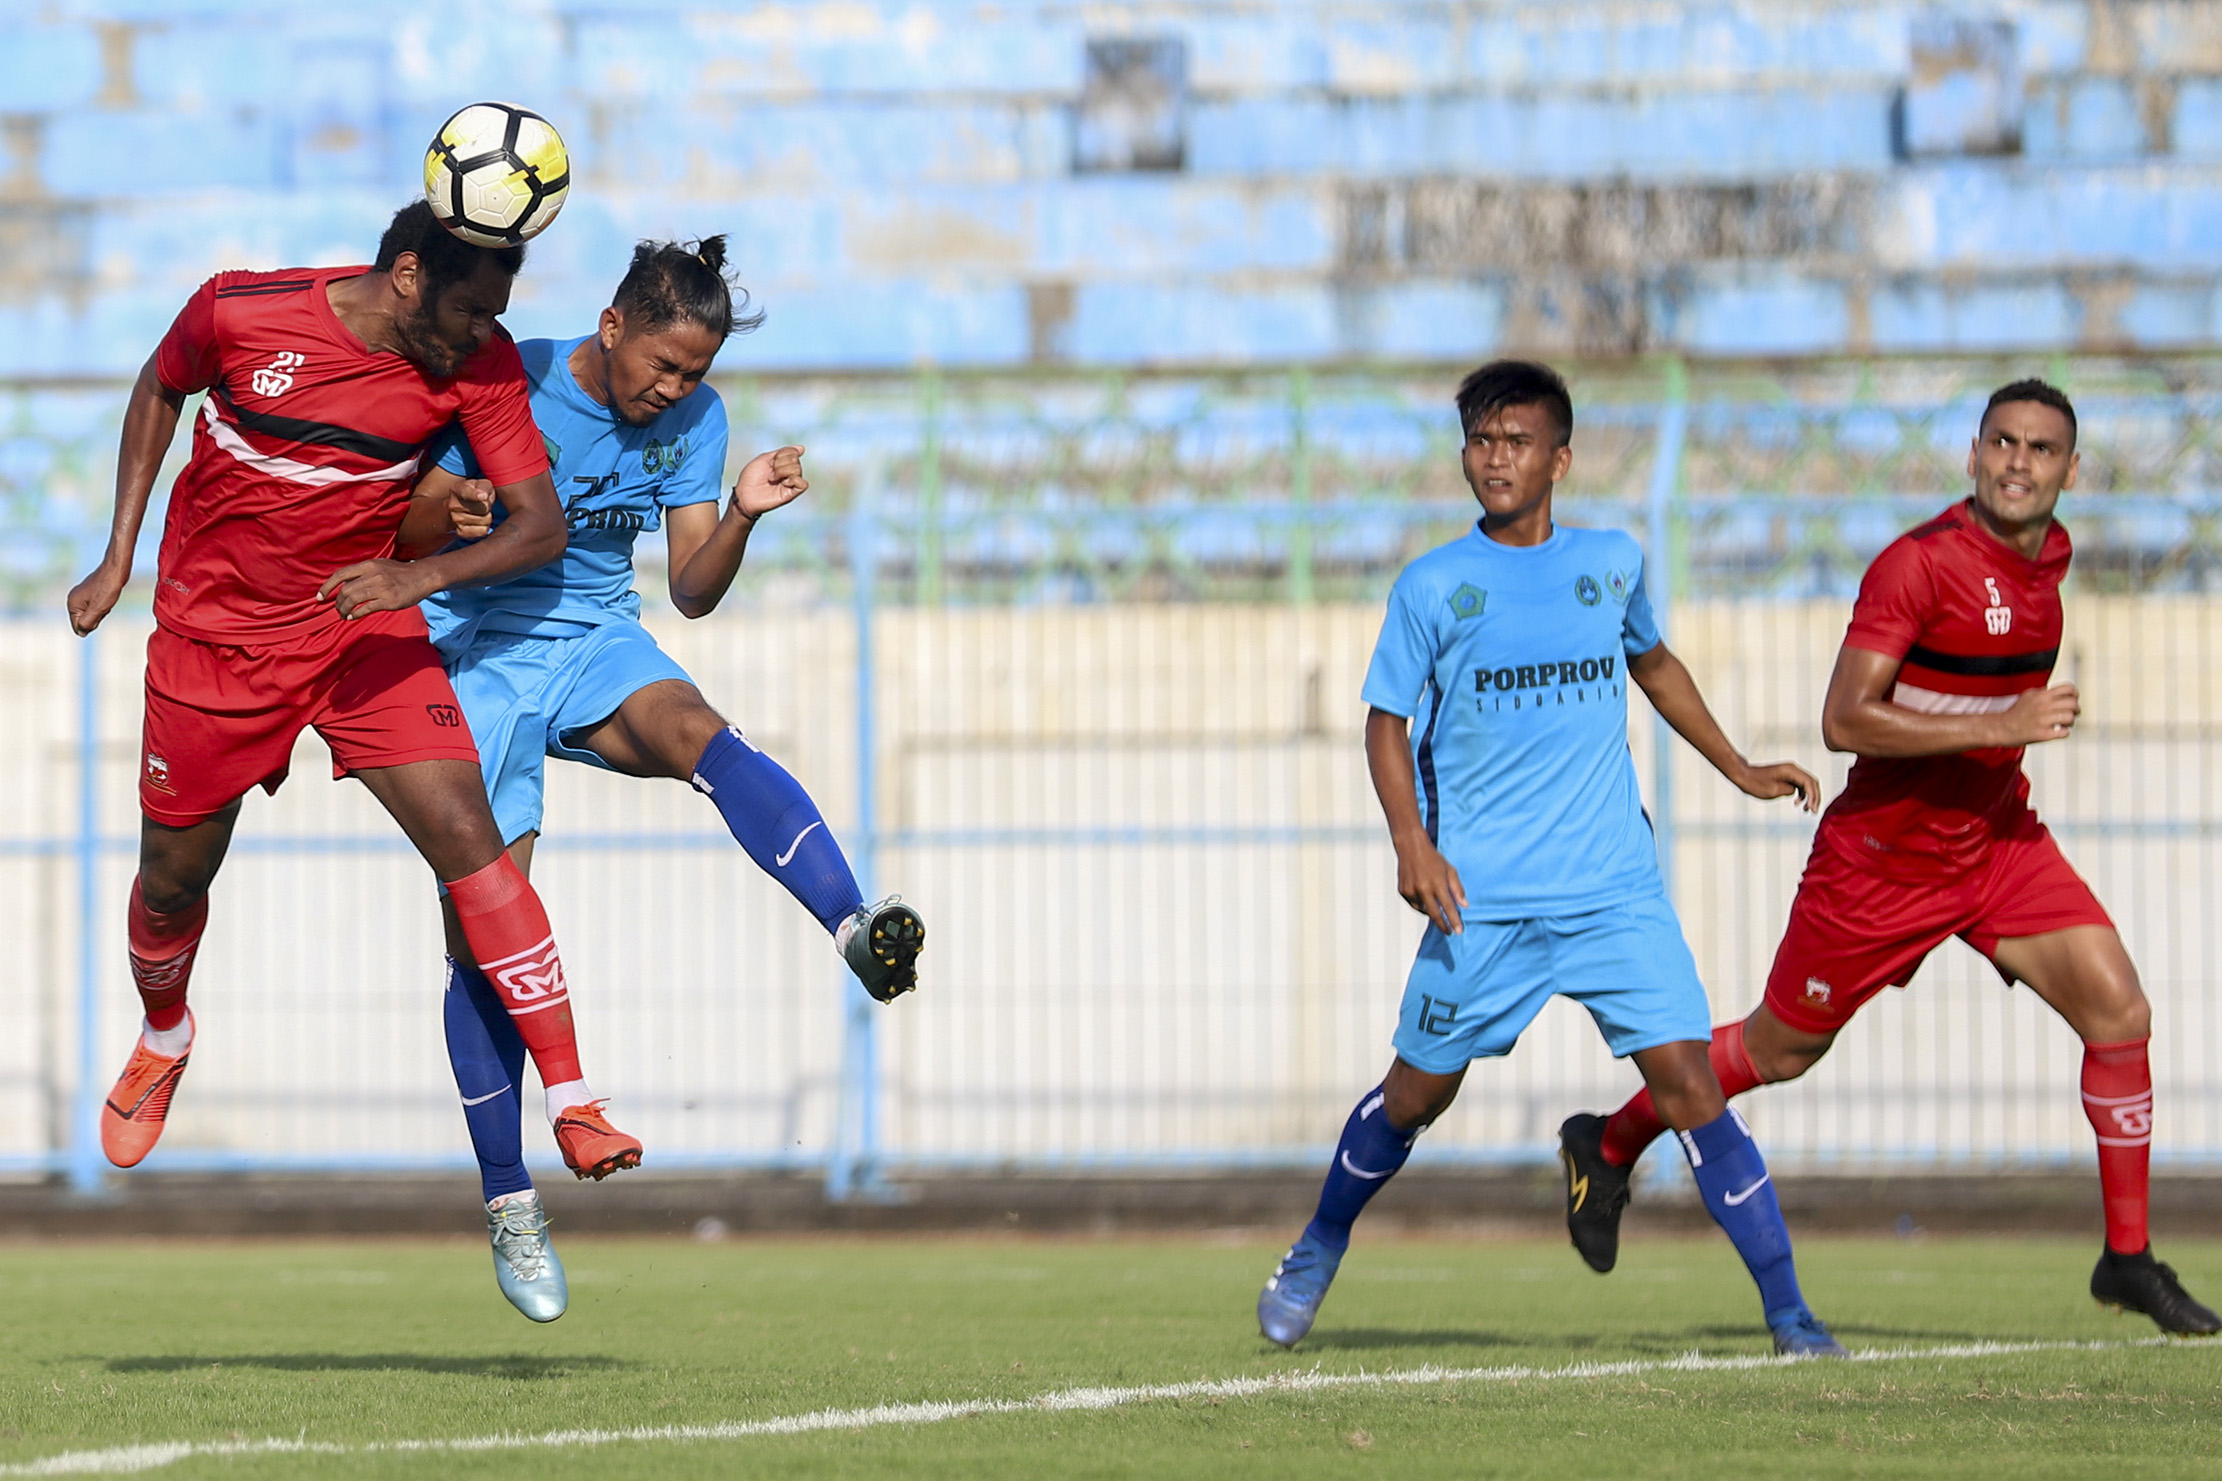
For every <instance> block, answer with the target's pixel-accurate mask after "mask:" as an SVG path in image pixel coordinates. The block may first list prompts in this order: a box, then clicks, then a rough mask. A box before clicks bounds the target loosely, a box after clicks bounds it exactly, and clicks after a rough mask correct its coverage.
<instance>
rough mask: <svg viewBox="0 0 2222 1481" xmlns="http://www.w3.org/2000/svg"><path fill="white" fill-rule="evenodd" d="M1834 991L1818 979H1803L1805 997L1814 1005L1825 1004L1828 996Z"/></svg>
mask: <svg viewBox="0 0 2222 1481" xmlns="http://www.w3.org/2000/svg"><path fill="white" fill-rule="evenodd" d="M1835 991H1836V989H1834V988H1832V987H1830V986H1829V985H1828V984H1827V983H1825V982H1823V981H1822V980H1821V979H1820V978H1818V977H1808V978H1806V979H1805V995H1806V996H1807V997H1808V998H1810V999H1812V1000H1813V1001H1814V1002H1816V1003H1826V1002H1827V1001H1828V1000H1829V996H1830V995H1831V994H1832V993H1834V992H1835Z"/></svg>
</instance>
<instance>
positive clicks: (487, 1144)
mask: <svg viewBox="0 0 2222 1481" xmlns="http://www.w3.org/2000/svg"><path fill="white" fill-rule="evenodd" d="M442 1010H443V1013H444V1016H445V1018H446V1020H447V1058H448V1064H449V1065H450V1067H452V1068H453V1069H454V1071H455V1089H456V1093H457V1094H458V1095H460V1096H461V1097H462V1099H463V1120H464V1122H465V1123H466V1124H468V1125H469V1127H470V1129H471V1151H472V1152H473V1153H475V1154H476V1155H477V1157H478V1181H479V1186H480V1187H481V1188H483V1189H484V1190H485V1195H486V1201H487V1202H488V1203H492V1202H493V1201H494V1200H495V1199H497V1198H499V1197H501V1196H502V1195H503V1194H504V1193H522V1192H523V1191H524V1190H525V1189H527V1188H530V1187H531V1186H532V1175H531V1174H530V1173H527V1172H526V1171H525V1141H524V1131H523V1127H522V1119H521V1118H522V1117H523V1114H524V1099H523V1096H522V1095H521V1093H520V1091H519V1087H518V1083H517V1082H518V1080H519V1079H520V1078H521V1077H522V1076H523V1075H524V1072H525V1041H524V1040H523V1039H521V1038H519V1037H518V1036H517V1025H516V1024H514V1023H512V1022H511V1021H510V1018H509V1010H508V1009H506V1008H504V1007H503V1006H502V1001H501V999H500V997H498V996H497V995H496V994H495V992H494V987H493V984H492V983H490V982H488V981H487V980H486V978H485V976H484V974H482V973H481V972H479V970H478V969H477V968H475V967H466V966H464V965H463V964H462V963H460V962H458V961H456V960H455V959H454V958H453V957H449V958H448V964H447V995H446V997H445V998H444V999H443V1000H442Z"/></svg>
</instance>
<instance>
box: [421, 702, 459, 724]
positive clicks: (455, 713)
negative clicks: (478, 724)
mask: <svg viewBox="0 0 2222 1481" xmlns="http://www.w3.org/2000/svg"><path fill="white" fill-rule="evenodd" d="M424 712H425V713H426V714H427V715H430V716H431V717H432V723H433V724H435V725H437V726H439V727H440V728H441V729H442V730H459V729H461V728H462V725H463V712H462V711H461V710H459V709H457V708H456V707H455V706H454V705H439V704H433V705H426V706H425V707H424Z"/></svg>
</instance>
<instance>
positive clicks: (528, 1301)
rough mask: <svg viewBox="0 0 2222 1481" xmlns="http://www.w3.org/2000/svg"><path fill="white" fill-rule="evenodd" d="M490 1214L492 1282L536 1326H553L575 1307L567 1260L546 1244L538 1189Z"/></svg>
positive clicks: (506, 1201)
mask: <svg viewBox="0 0 2222 1481" xmlns="http://www.w3.org/2000/svg"><path fill="white" fill-rule="evenodd" d="M496 1202H497V1203H498V1205H499V1206H498V1207H494V1206H489V1207H488V1208H487V1210H486V1238H487V1239H488V1241H490V1242H491V1243H492V1244H493V1246H494V1280H495V1283H496V1284H498V1285H499V1286H500V1287H501V1293H502V1294H503V1295H504V1296H507V1297H508V1298H509V1304H510V1305H511V1306H514V1307H516V1308H517V1309H518V1310H519V1311H521V1312H523V1313H524V1314H525V1315H526V1316H529V1317H531V1318H532V1319H533V1320H534V1321H536V1322H552V1321H554V1320H555V1319H556V1318H557V1317H559V1316H561V1315H563V1312H564V1309H565V1308H566V1307H568V1306H569V1305H570V1304H571V1287H570V1283H569V1282H567V1281H566V1280H564V1278H563V1261H561V1260H560V1259H558V1258H556V1252H555V1246H554V1245H553V1244H551V1243H549V1242H548V1215H547V1214H546V1212H545V1211H543V1210H542V1209H541V1207H540V1193H539V1190H537V1189H533V1188H527V1189H526V1190H525V1191H524V1192H522V1193H511V1194H509V1195H507V1196H506V1197H503V1198H501V1199H498V1200H496Z"/></svg>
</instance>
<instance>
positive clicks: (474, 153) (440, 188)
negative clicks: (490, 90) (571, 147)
mask: <svg viewBox="0 0 2222 1481" xmlns="http://www.w3.org/2000/svg"><path fill="white" fill-rule="evenodd" d="M570 189H571V156H570V153H569V151H567V150H566V149H565V148H564V147H563V136H562V135H561V134H558V133H557V132H556V131H555V125H554V124H551V123H549V122H548V120H546V119H545V118H542V117H541V116H540V115H539V114H537V113H535V112H533V111H532V110H531V109H530V108H519V107H518V106H517V105H516V104H514V103H473V104H471V106H470V107H468V108H465V109H463V110H462V111H461V112H460V113H457V114H456V115H455V116H454V117H453V118H451V119H449V120H448V121H447V122H446V123H443V124H441V125H440V131H439V132H438V133H437V134H434V135H433V136H432V145H431V147H430V148H428V149H426V150H425V151H424V199H425V201H426V203H427V204H429V205H430V206H431V207H432V214H433V215H434V216H436V217H438V218H439V221H440V224H441V225H442V226H444V227H446V228H447V229H448V230H449V231H452V232H454V233H455V234H456V235H457V236H459V237H461V238H462V239H463V240H464V241H466V242H469V243H470V244H471V245H472V246H474V247H514V246H516V245H517V244H518V243H519V242H523V241H527V240H529V239H531V238H532V237H534V236H537V235H538V234H539V233H540V232H542V231H544V230H545V229H546V228H547V225H548V223H549V222H551V221H553V220H555V218H556V212H558V211H560V210H562V209H563V197H564V196H565V195H566V194H568V193H569V192H570Z"/></svg>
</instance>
